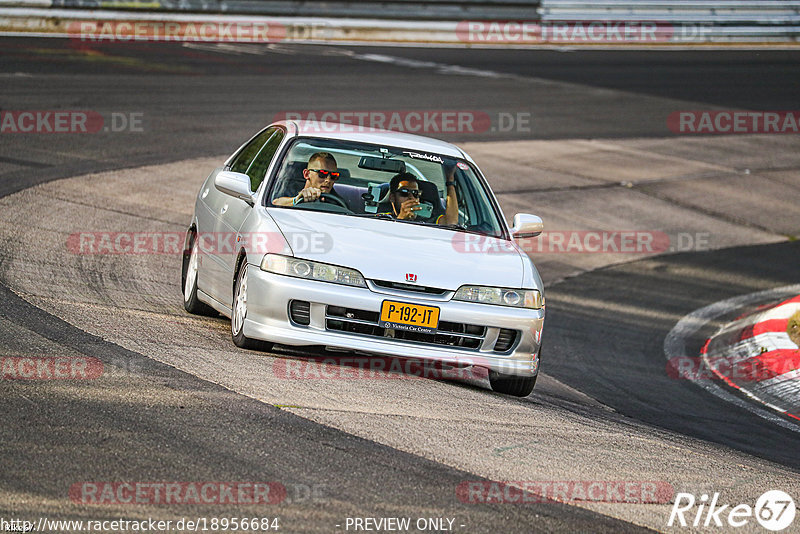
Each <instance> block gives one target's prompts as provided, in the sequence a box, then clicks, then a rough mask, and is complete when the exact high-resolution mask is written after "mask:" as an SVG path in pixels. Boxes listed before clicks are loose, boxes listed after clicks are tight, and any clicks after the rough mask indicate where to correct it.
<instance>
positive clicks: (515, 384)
mask: <svg viewBox="0 0 800 534" xmlns="http://www.w3.org/2000/svg"><path fill="white" fill-rule="evenodd" d="M536 376H538V375H536ZM536 376H518V375H507V374H503V373H498V372H496V371H492V370H491V369H490V370H489V383H490V384H491V385H492V391H495V392H497V393H504V394H506V395H513V396H515V397H527V396H528V395H530V394H531V391H533V386H535V385H536Z"/></svg>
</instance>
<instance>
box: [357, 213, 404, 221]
mask: <svg viewBox="0 0 800 534" xmlns="http://www.w3.org/2000/svg"><path fill="white" fill-rule="evenodd" d="M352 217H370V218H371V219H381V220H384V221H393V220H394V217H392V216H391V215H389V214H388V213H354V214H353V215H352Z"/></svg>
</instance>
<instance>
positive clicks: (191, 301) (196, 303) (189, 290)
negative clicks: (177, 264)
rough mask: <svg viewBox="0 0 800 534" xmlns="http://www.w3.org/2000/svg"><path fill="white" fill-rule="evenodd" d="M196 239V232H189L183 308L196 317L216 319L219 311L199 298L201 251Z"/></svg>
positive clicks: (186, 249) (184, 274)
mask: <svg viewBox="0 0 800 534" xmlns="http://www.w3.org/2000/svg"><path fill="white" fill-rule="evenodd" d="M195 237H196V235H195V233H194V231H193V230H189V232H188V234H187V235H186V243H185V246H184V249H183V268H182V269H181V287H182V288H183V308H184V309H185V310H186V311H187V312H189V313H192V314H194V315H205V316H208V317H215V316H217V315H219V314H218V313H217V311H216V310H215V309H214V308H212V307H211V306H209V305H208V304H206V303H205V302H200V300H199V299H198V298H197V259H198V258H197V256H198V254H199V249H198V246H197V239H195ZM190 267H191V269H190ZM187 282H188V284H187Z"/></svg>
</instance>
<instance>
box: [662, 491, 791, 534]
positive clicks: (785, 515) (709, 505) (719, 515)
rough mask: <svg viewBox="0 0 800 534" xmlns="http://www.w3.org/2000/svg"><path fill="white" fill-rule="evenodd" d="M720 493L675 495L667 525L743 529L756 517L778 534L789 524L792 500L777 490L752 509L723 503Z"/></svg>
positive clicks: (762, 498)
mask: <svg viewBox="0 0 800 534" xmlns="http://www.w3.org/2000/svg"><path fill="white" fill-rule="evenodd" d="M719 497H720V494H719V493H714V495H712V496H711V498H710V499H709V496H708V495H707V494H705V493H704V494H703V495H701V496H700V498H699V499H698V498H696V497H695V496H694V495H692V494H691V493H678V494H677V495H676V496H675V504H673V506H672V512H670V514H669V520H668V521H667V526H668V527H672V526H676V527H694V528H695V529H696V528H698V527H699V528H714V527H716V528H720V527H734V528H738V527H743V526H745V525H749V524H750V523H751V520H752V519H753V518H755V520H756V521H758V523H759V524H760V525H761V526H762V527H764V528H765V529H767V530H771V531H773V532H779V531H781V530H785V529H786V528H788V527H789V525H791V524H792V522H793V521H794V516H795V512H796V509H795V505H794V500H793V499H792V497H791V496H790V495H789V494H788V493H786V492H784V491H780V490H770V491H767V492H765V493H764V494H763V495H761V496H760V497H759V498H758V500H756V505H755V507H751V506H750V505H749V504H737V505H735V506H732V505H730V504H722V503H721V502H720V498H719Z"/></svg>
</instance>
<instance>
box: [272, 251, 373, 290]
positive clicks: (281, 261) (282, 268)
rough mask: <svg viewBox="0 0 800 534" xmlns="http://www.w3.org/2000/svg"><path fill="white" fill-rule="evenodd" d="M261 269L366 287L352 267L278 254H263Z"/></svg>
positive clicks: (309, 278) (362, 278) (361, 277)
mask: <svg viewBox="0 0 800 534" xmlns="http://www.w3.org/2000/svg"><path fill="white" fill-rule="evenodd" d="M261 269H262V270H264V271H268V272H271V273H275V274H283V275H286V276H294V277H295V278H306V279H308V280H319V281H320V282H331V283H333V284H344V285H346V286H358V287H367V284H366V282H364V277H363V276H361V273H360V272H358V271H356V270H354V269H348V268H346V267H337V266H336V265H329V264H327V263H319V262H316V261H309V260H303V259H300V258H292V257H289V256H281V255H279V254H267V255H266V256H264V259H263V260H261Z"/></svg>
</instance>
